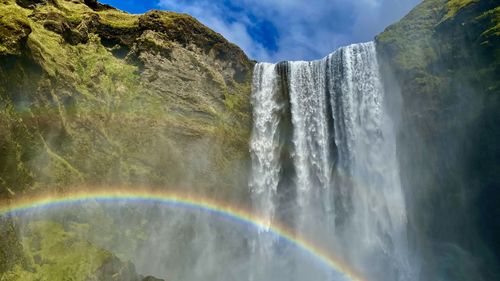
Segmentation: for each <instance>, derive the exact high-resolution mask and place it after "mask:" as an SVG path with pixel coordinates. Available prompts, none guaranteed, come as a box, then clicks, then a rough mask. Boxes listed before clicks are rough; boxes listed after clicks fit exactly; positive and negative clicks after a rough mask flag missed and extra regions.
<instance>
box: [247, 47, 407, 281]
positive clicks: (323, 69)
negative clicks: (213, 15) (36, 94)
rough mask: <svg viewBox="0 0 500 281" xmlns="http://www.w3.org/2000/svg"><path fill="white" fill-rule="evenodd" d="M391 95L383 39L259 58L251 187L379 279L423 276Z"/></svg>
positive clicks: (261, 204)
mask: <svg viewBox="0 0 500 281" xmlns="http://www.w3.org/2000/svg"><path fill="white" fill-rule="evenodd" d="M384 98H385V97H384V91H383V86H382V82H381V78H380V73H379V66H378V63H377V56H376V51H375V45H374V43H363V44H357V45H351V46H348V47H345V48H342V49H339V50H338V51H336V52H335V53H333V54H331V55H329V56H328V57H326V58H324V59H322V60H319V61H313V62H284V63H280V64H268V63H260V64H257V66H256V67H255V72H254V85H253V95H252V101H253V106H254V128H253V137H252V140H251V147H250V148H251V153H252V159H253V161H252V163H253V166H252V170H253V173H252V180H251V183H250V188H251V192H252V194H253V203H254V207H255V209H256V211H258V212H260V213H261V215H263V216H265V217H266V218H267V219H268V220H269V221H273V220H283V219H284V220H285V222H286V223H287V224H289V225H290V227H292V228H294V229H295V231H297V232H299V233H300V234H302V235H304V236H306V237H308V238H309V239H310V240H312V241H318V243H320V244H321V245H323V246H324V247H325V248H327V249H329V250H330V251H332V252H335V253H336V254H337V255H338V256H340V257H341V258H343V259H344V260H345V261H346V262H347V263H348V264H349V265H351V266H352V267H353V268H355V269H356V270H357V271H359V272H361V273H363V274H364V275H365V276H370V280H384V281H391V280H405V281H406V280H415V279H416V277H415V276H414V274H413V271H412V269H411V268H412V267H410V262H411V257H410V254H409V252H408V246H407V241H406V224H407V222H406V212H405V204H404V198H403V193H402V188H401V184H400V179H399V172H398V165H397V158H396V141H395V135H394V132H393V131H394V130H393V126H392V122H391V120H390V118H388V115H387V114H386V110H385V109H384ZM287 137H288V138H290V140H288V143H287ZM264 231H265V230H264ZM257 244H258V245H257V249H256V250H255V251H254V254H255V255H257V256H259V255H262V253H265V256H261V257H259V259H264V260H265V259H269V258H270V256H271V258H272V257H273V255H270V254H269V253H272V252H273V251H276V248H277V247H276V245H273V244H272V243H257ZM259 247H260V248H259ZM262 248H265V249H262ZM294 268H295V269H296V271H297V272H300V271H301V270H300V264H297V265H296V266H295V267H294ZM296 276H298V275H296ZM330 279H331V280H335V279H333V277H330ZM297 280H300V279H297Z"/></svg>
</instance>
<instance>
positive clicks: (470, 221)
mask: <svg viewBox="0 0 500 281" xmlns="http://www.w3.org/2000/svg"><path fill="white" fill-rule="evenodd" d="M377 45H378V49H379V53H380V55H381V57H382V60H383V62H384V66H385V70H386V71H387V73H391V74H392V79H390V78H389V79H388V80H389V81H387V82H388V83H387V84H388V85H390V86H391V87H392V89H391V90H392V92H400V93H401V103H402V112H401V116H402V118H401V122H400V134H399V141H398V154H399V158H400V162H401V165H402V173H403V181H404V185H405V186H407V190H408V194H407V202H408V207H409V209H410V217H409V219H410V223H411V226H412V228H413V233H416V235H415V237H412V240H413V243H414V246H415V251H416V252H418V253H419V254H420V255H421V257H423V259H422V260H423V261H424V264H423V265H422V269H423V271H422V277H421V278H422V279H421V280H431V279H433V278H432V277H431V276H439V277H440V278H443V280H496V279H498V278H499V277H498V274H499V273H498V270H497V269H498V268H499V265H498V258H499V256H498V253H500V240H499V239H498V237H500V221H499V218H500V208H499V205H498V202H500V197H499V196H500V193H499V192H498V191H499V190H498V187H499V186H500V164H499V161H498V159H500V150H499V149H498V143H499V142H500V127H499V126H498V124H500V113H499V112H500V111H499V110H498V109H499V108H500V100H499V98H500V7H499V2H498V1H496V0H477V1H475V0H425V1H423V2H422V3H421V4H420V5H419V6H417V7H416V8H415V9H414V10H413V11H412V12H410V13H409V14H408V15H407V16H406V17H405V18H403V19H402V20H401V21H400V22H398V23H396V24H394V25H392V26H390V27H388V28H387V29H386V30H385V31H384V32H383V33H382V34H380V35H379V36H378V37H377ZM391 87H390V88H391ZM495 255H496V256H495ZM459 264H460V265H461V266H457V265H459ZM436 271H437V272H438V275H433V274H435V273H436Z"/></svg>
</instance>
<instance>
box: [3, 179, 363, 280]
mask: <svg viewBox="0 0 500 281" xmlns="http://www.w3.org/2000/svg"><path fill="white" fill-rule="evenodd" d="M86 201H101V202H148V203H159V204H165V205H169V206H174V207H180V208H185V209H195V210H200V211H203V212H208V213H209V214H213V215H216V216H223V217H227V218H230V219H232V220H235V221H238V222H241V223H244V224H248V225H251V226H253V227H256V228H258V229H268V230H269V231H270V232H271V233H272V234H274V235H276V236H277V237H279V238H280V239H284V240H286V241H288V242H289V243H291V244H293V245H295V246H296V247H298V248H300V249H301V250H303V251H305V252H307V253H308V254H310V255H312V256H313V257H315V258H316V259H317V260H319V261H320V262H321V263H323V264H325V265H326V266H328V267H329V268H331V269H333V270H335V271H336V272H338V273H341V274H342V275H344V277H346V278H347V279H348V280H352V281H366V279H364V278H362V277H361V276H360V275H359V274H358V273H356V272H354V270H352V269H350V268H349V266H348V265H347V264H346V263H345V262H343V261H342V260H341V259H340V258H338V257H336V256H334V255H332V253H328V252H327V251H325V250H323V249H321V248H320V247H319V246H317V245H315V244H313V243H311V242H309V241H307V240H306V239H304V238H303V237H301V236H300V235H298V234H295V233H294V232H292V231H290V230H289V229H287V228H286V227H284V226H282V225H279V224H277V223H272V224H271V225H269V223H268V222H266V220H264V219H262V218H259V217H258V216H256V215H254V214H252V213H251V212H249V211H247V210H245V209H243V208H238V207H235V206H230V205H228V204H226V203H223V202H217V201H215V200H211V199H207V198H202V197H196V196H192V195H185V194H181V193H178V192H170V191H158V190H156V191H153V190H147V189H110V188H107V189H103V190H84V191H75V192H70V193H64V194H58V195H38V196H33V197H24V198H21V199H16V200H13V201H9V202H3V203H2V202H0V216H6V215H13V216H16V215H20V214H22V213H23V212H28V211H32V210H36V209H39V208H50V207H56V206H61V205H74V204H81V203H85V202H86Z"/></svg>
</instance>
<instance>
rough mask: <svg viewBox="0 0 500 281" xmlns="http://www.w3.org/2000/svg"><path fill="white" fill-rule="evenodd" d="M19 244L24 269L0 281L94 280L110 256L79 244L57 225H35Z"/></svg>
mask: <svg viewBox="0 0 500 281" xmlns="http://www.w3.org/2000/svg"><path fill="white" fill-rule="evenodd" d="M27 231H28V234H27V237H26V238H25V239H24V240H23V242H22V243H23V246H24V249H25V255H26V258H27V262H26V263H27V266H26V268H23V267H22V266H20V265H17V266H15V268H14V269H13V270H12V271H10V272H7V273H5V274H4V275H2V277H1V278H0V280H2V281H7V280H67V278H69V277H70V278H71V280H75V281H77V280H82V281H86V280H95V273H96V272H97V270H98V269H99V267H101V266H102V265H103V264H104V262H105V261H106V260H107V259H109V258H111V254H110V253H108V252H106V251H103V250H101V249H98V248H96V247H94V246H92V245H91V244H90V243H89V242H87V241H85V240H80V239H79V238H78V237H77V234H76V233H73V232H68V231H65V230H64V229H63V227H62V226H61V225H60V224H57V223H55V222H50V221H39V222H35V223H32V224H30V225H29V229H28V230H27Z"/></svg>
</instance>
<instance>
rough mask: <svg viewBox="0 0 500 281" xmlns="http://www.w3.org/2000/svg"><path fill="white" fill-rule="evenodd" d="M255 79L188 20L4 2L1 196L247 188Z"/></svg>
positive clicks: (243, 60)
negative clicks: (111, 188)
mask: <svg viewBox="0 0 500 281" xmlns="http://www.w3.org/2000/svg"><path fill="white" fill-rule="evenodd" d="M252 67H253V62H251V61H250V60H249V59H248V58H247V57H246V55H245V54H244V53H243V52H242V51H241V50H240V49H239V48H238V47H237V46H235V45H233V44H231V43H229V42H228V41H226V40H225V39H224V38H223V37H222V36H221V35H220V34H217V33H215V32H213V31H211V30H210V29H208V28H206V27H205V26H203V25H202V24H200V23H199V22H198V21H197V20H196V19H194V18H192V17H190V16H188V15H183V14H176V13H169V12H160V11H151V12H148V13H146V14H144V15H130V14H127V13H124V12H121V11H118V10H115V9H113V8H111V7H109V6H106V5H101V4H98V3H96V2H95V1H83V0H82V1H69V0H68V1H66V0H47V1H45V0H37V1H27V0H23V1H21V0H18V1H14V0H2V2H1V5H0V131H1V132H2V133H1V134H0V154H1V155H4V157H1V158H0V195H1V196H2V197H4V198H5V197H11V196H16V194H18V193H22V192H24V191H25V190H30V192H31V191H33V190H47V189H58V190H59V189H62V190H64V189H68V188H71V187H72V186H75V187H76V186H80V185H86V186H88V185H147V186H160V187H162V188H165V187H175V188H195V189H202V190H205V191H207V190H211V191H214V190H215V191H221V193H228V192H230V191H231V190H234V189H236V188H238V187H240V188H241V187H242V186H246V178H245V174H246V165H247V164H246V163H247V154H248V153H247V151H248V148H247V139H248V137H249V134H250V122H251V120H250V106H249V95H250V80H251V75H252V74H251V72H252ZM222 190H225V191H224V192H222Z"/></svg>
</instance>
